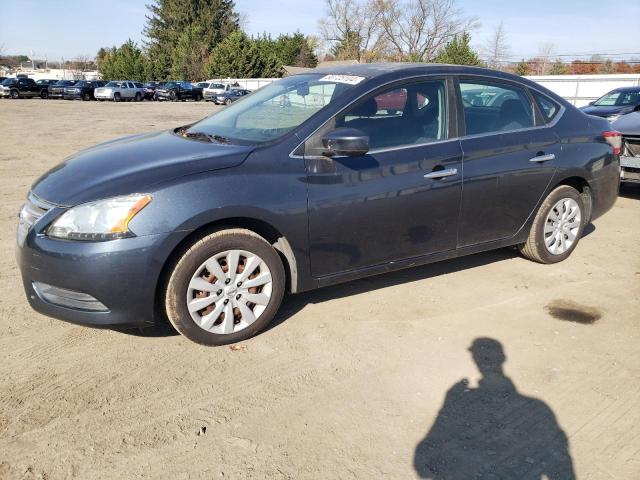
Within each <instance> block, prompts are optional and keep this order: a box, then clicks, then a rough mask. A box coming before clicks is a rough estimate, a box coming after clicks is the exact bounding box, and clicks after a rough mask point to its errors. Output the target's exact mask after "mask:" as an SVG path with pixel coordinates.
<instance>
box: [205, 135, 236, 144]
mask: <svg viewBox="0 0 640 480" xmlns="http://www.w3.org/2000/svg"><path fill="white" fill-rule="evenodd" d="M209 137H211V138H213V139H214V140H215V141H216V142H220V143H231V139H229V138H227V137H223V136H222V135H209Z"/></svg>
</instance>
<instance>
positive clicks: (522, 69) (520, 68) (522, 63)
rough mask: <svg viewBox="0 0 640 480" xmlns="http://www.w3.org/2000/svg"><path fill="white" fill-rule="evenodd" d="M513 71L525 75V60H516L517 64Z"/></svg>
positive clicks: (527, 67) (526, 69)
mask: <svg viewBox="0 0 640 480" xmlns="http://www.w3.org/2000/svg"><path fill="white" fill-rule="evenodd" d="M513 73H515V74H516V75H520V76H523V77H524V76H525V75H528V74H529V64H528V63H527V62H525V60H524V58H523V59H522V60H520V62H518V64H517V65H516V68H515V69H514V71H513Z"/></svg>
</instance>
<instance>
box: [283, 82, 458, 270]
mask: <svg viewBox="0 0 640 480" xmlns="http://www.w3.org/2000/svg"><path fill="white" fill-rule="evenodd" d="M452 88H453V87H452V84H451V83H450V82H449V81H447V80H446V79H445V78H432V77H431V78H423V79H421V80H414V81H411V82H407V83H401V84H394V85H393V86H388V87H385V88H382V89H380V90H378V91H377V92H375V93H372V94H370V95H368V96H366V97H365V98H363V99H361V100H359V101H358V102H357V103H355V104H354V105H353V106H351V107H349V108H347V109H346V110H345V111H343V112H342V113H340V114H339V115H337V116H336V117H335V118H333V119H332V120H330V121H329V122H327V123H326V124H325V125H324V126H323V127H322V128H320V129H319V130H318V131H317V132H316V133H315V134H314V135H312V137H310V138H309V139H308V140H307V141H306V142H305V145H304V148H305V150H304V156H305V162H306V167H307V180H308V184H309V186H308V195H309V201H308V208H309V237H310V259H311V270H312V273H313V275H314V276H315V277H323V276H328V275H333V274H339V273H341V272H347V271H352V270H358V269H362V268H366V267H369V266H374V265H382V264H386V263H389V262H393V261H396V260H402V259H406V258H410V257H417V256H421V255H426V254H429V253H434V252H441V251H445V250H452V249H455V246H456V237H457V218H458V213H459V206H460V195H461V188H462V176H461V174H460V172H461V150H460V145H459V142H458V140H457V138H453V137H455V134H453V133H452V128H455V124H454V123H453V122H452V121H451V120H450V115H449V112H450V111H451V106H452V105H455V103H451V102H452V92H453V90H452ZM311 94H312V95H308V96H307V97H306V98H305V101H306V102H309V101H315V98H316V97H314V96H313V92H311ZM325 94H326V92H325ZM292 101H293V100H292ZM341 127H346V128H355V129H358V130H360V131H362V132H364V133H365V134H367V135H369V138H370V150H369V152H368V153H367V154H365V155H361V156H351V157H333V158H330V157H328V156H326V155H325V150H324V146H323V143H322V138H323V136H324V135H325V134H327V133H329V132H330V131H332V130H334V129H335V128H341Z"/></svg>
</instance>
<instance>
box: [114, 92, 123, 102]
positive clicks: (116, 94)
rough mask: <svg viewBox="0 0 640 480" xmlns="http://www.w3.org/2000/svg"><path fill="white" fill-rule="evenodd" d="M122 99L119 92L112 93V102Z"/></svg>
mask: <svg viewBox="0 0 640 480" xmlns="http://www.w3.org/2000/svg"><path fill="white" fill-rule="evenodd" d="M121 100H122V97H121V96H120V94H119V93H118V92H116V93H114V94H113V101H114V102H119V101H121Z"/></svg>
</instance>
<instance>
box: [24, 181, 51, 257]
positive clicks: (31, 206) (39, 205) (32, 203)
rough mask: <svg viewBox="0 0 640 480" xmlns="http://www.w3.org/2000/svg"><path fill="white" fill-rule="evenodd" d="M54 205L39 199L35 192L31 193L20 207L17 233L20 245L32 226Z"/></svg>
mask: <svg viewBox="0 0 640 480" xmlns="http://www.w3.org/2000/svg"><path fill="white" fill-rule="evenodd" d="M52 207H53V205H51V204H49V203H47V202H45V201H44V200H41V199H39V198H38V197H36V196H35V195H34V194H33V193H31V192H30V193H29V196H28V197H27V201H26V202H25V203H24V205H23V206H22V208H21V209H20V215H19V219H18V233H17V240H18V245H20V246H22V245H24V241H25V239H26V238H27V234H28V233H29V230H31V227H32V226H33V225H34V224H35V223H36V222H37V221H38V220H39V219H40V218H41V217H42V216H43V215H44V214H45V213H47V212H48V211H49V210H50V209H51V208H52Z"/></svg>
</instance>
